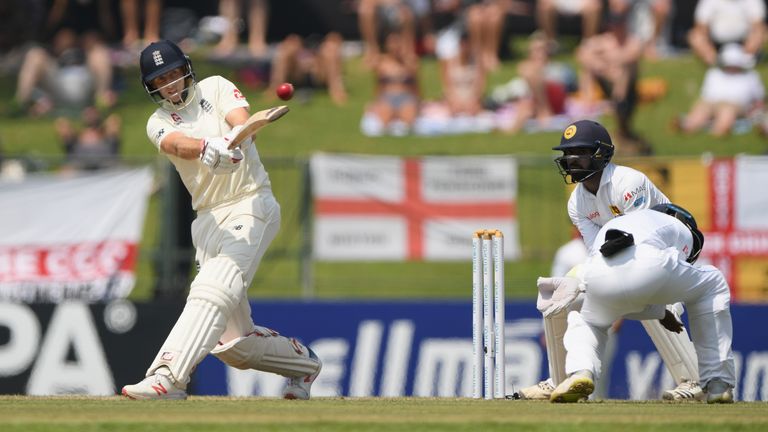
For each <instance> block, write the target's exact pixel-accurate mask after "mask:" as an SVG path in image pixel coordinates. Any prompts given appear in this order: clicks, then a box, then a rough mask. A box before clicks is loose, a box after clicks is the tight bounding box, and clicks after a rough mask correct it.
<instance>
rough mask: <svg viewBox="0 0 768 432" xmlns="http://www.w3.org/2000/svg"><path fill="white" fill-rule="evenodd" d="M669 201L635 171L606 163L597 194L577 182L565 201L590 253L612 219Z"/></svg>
mask: <svg viewBox="0 0 768 432" xmlns="http://www.w3.org/2000/svg"><path fill="white" fill-rule="evenodd" d="M668 202H669V199H668V198H667V197H666V196H665V195H664V194H663V193H662V192H661V191H660V190H659V189H658V188H657V187H656V185H654V184H653V183H652V182H651V180H650V179H648V177H647V176H646V175H645V174H643V173H641V172H640V171H637V170H635V169H632V168H629V167H625V166H621V165H615V164H613V163H609V164H608V165H607V166H606V167H605V169H603V172H602V175H601V177H600V186H599V187H598V189H597V194H596V195H593V194H592V193H591V192H589V191H588V190H587V189H586V188H585V187H584V185H583V184H581V183H579V184H577V185H576V188H575V189H574V190H573V192H572V193H571V197H570V198H569V199H568V216H569V217H570V218H571V222H573V224H574V225H575V226H576V228H578V229H579V232H581V236H582V237H584V244H586V245H587V248H588V249H589V251H590V253H592V252H594V249H595V246H597V248H598V249H599V248H600V245H601V244H602V242H601V243H597V244H595V238H596V237H597V232H598V231H599V230H600V227H602V226H603V225H605V224H606V223H607V222H608V221H610V220H612V219H614V218H615V217H616V216H621V215H624V214H627V213H631V212H633V211H636V210H640V209H646V208H649V207H653V206H655V205H656V204H662V203H668Z"/></svg>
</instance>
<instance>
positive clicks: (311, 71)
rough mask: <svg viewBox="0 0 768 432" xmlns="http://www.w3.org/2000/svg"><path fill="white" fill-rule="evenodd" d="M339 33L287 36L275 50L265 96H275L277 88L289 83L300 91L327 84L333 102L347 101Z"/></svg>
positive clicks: (337, 103) (341, 102)
mask: <svg viewBox="0 0 768 432" xmlns="http://www.w3.org/2000/svg"><path fill="white" fill-rule="evenodd" d="M341 43H342V39H341V35H340V34H338V33H335V32H334V33H329V34H328V35H326V36H325V37H324V38H320V37H319V36H317V35H315V36H310V37H308V38H306V39H302V38H301V37H300V36H298V35H295V34H294V35H289V36H288V37H286V38H285V40H284V41H282V42H281V43H280V44H279V45H278V46H277V49H276V51H275V56H274V58H273V60H272V71H271V74H270V80H269V81H270V82H269V89H268V90H267V92H266V95H268V97H274V94H275V90H276V89H277V87H278V86H279V85H280V84H282V83H284V82H291V83H292V84H293V85H294V86H296V87H297V90H298V91H299V92H302V91H304V90H312V89H315V88H319V87H321V86H322V87H326V88H327V89H328V94H329V95H330V97H331V100H332V101H333V103H335V104H336V105H343V104H344V103H345V102H346V101H347V91H346V89H345V88H344V80H343V78H342V59H341Z"/></svg>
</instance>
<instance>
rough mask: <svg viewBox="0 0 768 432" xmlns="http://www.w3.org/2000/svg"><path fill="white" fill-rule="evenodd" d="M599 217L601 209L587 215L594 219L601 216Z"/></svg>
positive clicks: (588, 217)
mask: <svg viewBox="0 0 768 432" xmlns="http://www.w3.org/2000/svg"><path fill="white" fill-rule="evenodd" d="M599 217H600V212H599V211H595V212H592V213H590V214H588V215H587V219H589V220H592V219H595V218H599Z"/></svg>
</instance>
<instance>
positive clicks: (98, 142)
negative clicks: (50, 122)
mask: <svg viewBox="0 0 768 432" xmlns="http://www.w3.org/2000/svg"><path fill="white" fill-rule="evenodd" d="M54 127H55V129H56V135H57V136H58V137H59V139H60V140H61V143H62V146H63V148H64V153H65V154H66V163H65V167H64V170H65V171H71V170H74V171H92V170H97V169H102V168H107V167H111V166H114V165H116V164H117V162H118V155H119V152H120V127H121V121H120V117H119V116H118V115H117V114H112V115H110V116H108V117H107V118H106V119H102V116H101V113H99V111H98V110H97V109H96V108H94V107H89V108H86V109H84V110H83V113H82V128H80V129H77V128H76V127H75V126H74V125H73V124H72V122H71V121H70V120H68V119H66V118H63V117H60V118H58V119H56V121H55V123H54Z"/></svg>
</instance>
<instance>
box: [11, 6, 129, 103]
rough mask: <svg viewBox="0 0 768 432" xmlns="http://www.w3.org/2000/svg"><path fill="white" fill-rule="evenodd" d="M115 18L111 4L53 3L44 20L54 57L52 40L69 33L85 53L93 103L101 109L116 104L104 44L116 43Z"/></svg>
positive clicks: (111, 71)
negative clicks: (92, 89) (92, 81)
mask: <svg viewBox="0 0 768 432" xmlns="http://www.w3.org/2000/svg"><path fill="white" fill-rule="evenodd" d="M114 18H115V14H114V13H113V10H112V3H111V2H108V1H93V0H91V1H87V0H79V1H75V0H53V1H52V4H51V7H50V10H49V12H48V17H47V21H46V29H47V35H50V37H51V39H52V40H54V43H53V45H54V48H53V50H52V54H53V56H54V58H55V57H56V56H57V55H58V54H59V53H58V52H57V49H56V42H55V40H56V39H57V38H58V37H59V34H60V33H62V32H67V33H70V37H71V38H72V40H70V44H71V45H74V46H77V47H78V48H79V49H81V50H83V52H85V59H86V65H87V66H88V69H89V71H90V72H91V73H92V75H93V80H94V87H95V89H94V91H95V95H94V97H95V99H96V104H97V105H99V106H100V107H102V108H111V107H112V106H113V105H114V104H115V103H116V102H117V94H116V93H115V92H114V91H113V89H112V84H113V82H112V80H113V65H112V61H111V57H110V52H109V49H108V48H107V41H114V40H116V30H115V29H116V28H117V24H116V22H115V19H114ZM71 35H73V36H71ZM23 72H25V70H23V69H22V73H23ZM32 72H33V74H34V71H32Z"/></svg>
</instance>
